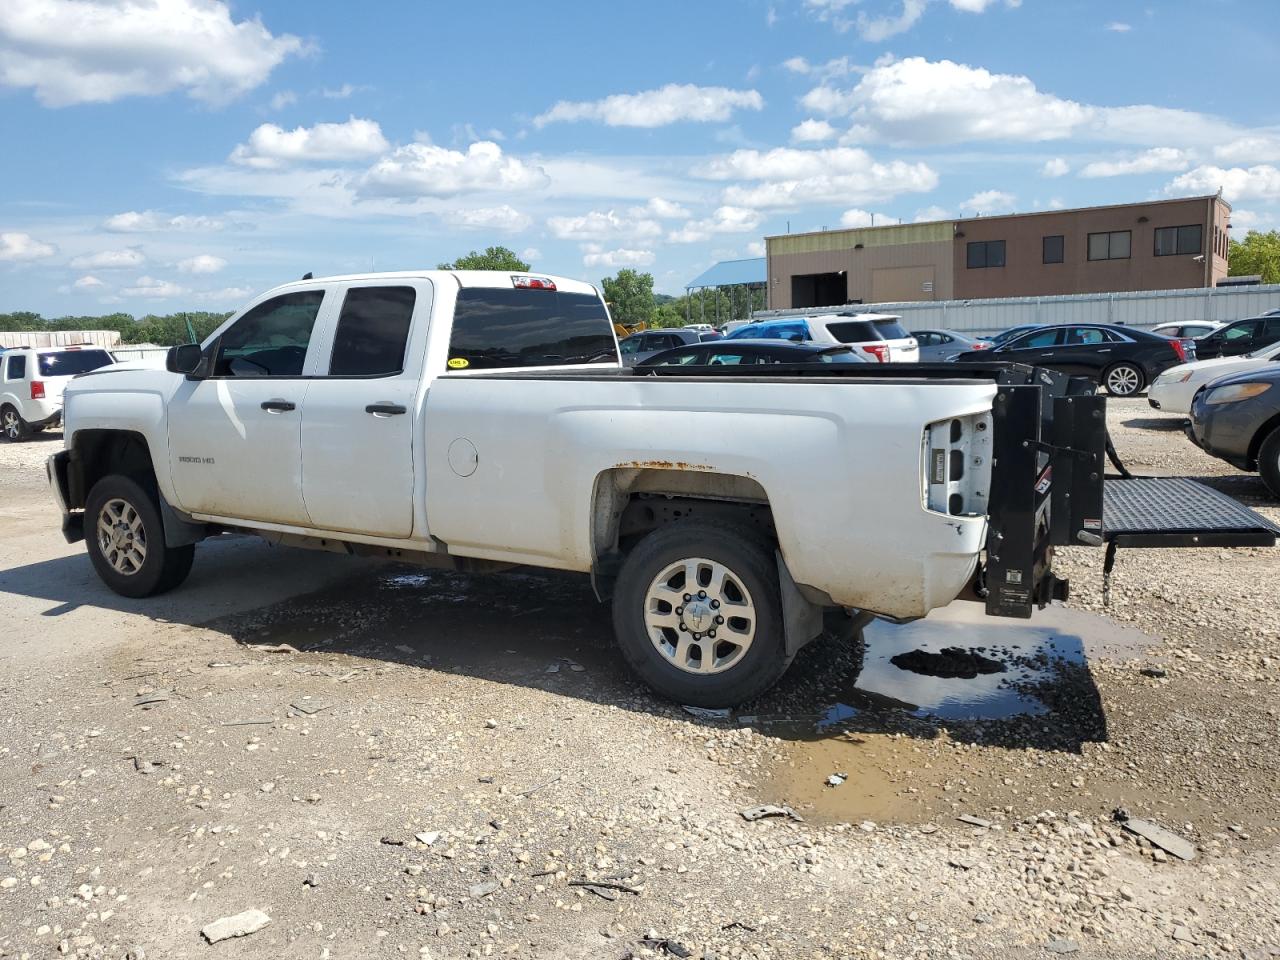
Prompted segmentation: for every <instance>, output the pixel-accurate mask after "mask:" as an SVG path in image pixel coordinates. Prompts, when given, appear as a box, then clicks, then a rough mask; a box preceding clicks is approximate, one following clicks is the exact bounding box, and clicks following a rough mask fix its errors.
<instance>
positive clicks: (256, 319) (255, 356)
mask: <svg viewBox="0 0 1280 960" xmlns="http://www.w3.org/2000/svg"><path fill="white" fill-rule="evenodd" d="M323 300H324V291H323V290H303V291H300V292H298V293H286V294H284V295H283V296H279V297H272V298H271V299H270V300H266V301H264V302H263V303H260V304H258V305H257V306H256V307H254V308H253V309H252V310H250V311H249V312H248V313H246V314H245V315H244V316H242V317H241V318H240V319H239V320H237V321H236V322H235V323H234V324H232V325H231V327H230V328H228V329H227V331H226V332H225V333H223V334H222V336H221V337H219V338H218V344H217V348H216V352H215V353H214V359H213V376H215V377H300V376H302V365H303V363H304V362H305V361H306V358H307V345H308V344H310V343H311V331H312V330H313V329H314V328H315V325H316V316H317V314H319V313H320V304H321V302H322V301H323Z"/></svg>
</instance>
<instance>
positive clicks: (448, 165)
mask: <svg viewBox="0 0 1280 960" xmlns="http://www.w3.org/2000/svg"><path fill="white" fill-rule="evenodd" d="M547 182H548V178H547V175H546V173H545V172H544V171H543V170H542V168H541V167H539V166H536V165H532V164H528V163H525V162H524V161H523V160H520V159H519V158H517V157H513V156H508V155H504V154H503V152H502V148H501V147H500V146H498V145H497V144H496V143H493V142H491V141H488V140H482V141H480V142H479V143H473V144H471V146H470V147H468V148H467V151H466V152H465V153H463V152H461V151H459V150H449V149H446V148H444V147H437V146H434V145H432V144H429V143H410V144H406V145H405V146H403V147H397V148H396V149H395V150H393V151H392V152H391V153H389V154H387V156H385V157H383V158H382V159H381V160H379V161H378V162H377V163H375V164H374V165H373V166H372V167H370V168H369V170H368V171H367V172H366V173H365V175H364V177H363V178H362V180H361V189H362V191H363V192H365V193H369V194H376V195H381V196H390V197H417V196H434V197H446V196H451V195H453V194H459V193H472V192H476V191H484V190H517V191H521V190H531V189H534V188H537V187H542V186H545V185H546V184H547Z"/></svg>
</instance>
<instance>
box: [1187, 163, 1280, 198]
mask: <svg viewBox="0 0 1280 960" xmlns="http://www.w3.org/2000/svg"><path fill="white" fill-rule="evenodd" d="M1219 188H1221V190H1222V195H1223V196H1224V197H1226V198H1227V201H1228V202H1230V203H1235V202H1236V201H1237V200H1280V169H1277V168H1276V167H1273V166H1271V165H1270V164H1259V165H1257V166H1254V167H1229V168H1225V169H1224V168H1223V167H1213V166H1199V167H1196V168H1195V169H1194V170H1188V171H1187V172H1186V173H1184V174H1182V176H1180V177H1175V178H1174V179H1173V180H1171V181H1170V182H1169V185H1168V186H1166V187H1165V193H1170V194H1209V193H1217V191H1218V189H1219Z"/></svg>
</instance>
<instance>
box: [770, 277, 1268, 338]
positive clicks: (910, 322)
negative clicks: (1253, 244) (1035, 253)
mask: <svg viewBox="0 0 1280 960" xmlns="http://www.w3.org/2000/svg"><path fill="white" fill-rule="evenodd" d="M1275 309H1280V284H1268V285H1265V286H1264V285H1259V286H1252V287H1204V288H1196V289H1192V290H1142V291H1136V292H1132V293H1085V294H1077V295H1073V296H1062V297H1011V298H1007V299H1000V300H940V301H938V300H935V301H923V302H910V303H867V304H857V305H856V306H848V307H819V308H810V309H808V310H769V311H757V312H756V313H755V314H753V315H752V316H753V318H754V319H758V320H763V319H768V318H769V317H772V316H778V315H787V314H790V315H803V314H805V313H809V314H812V313H816V312H822V313H828V312H833V311H837V310H839V311H845V310H853V311H856V312H859V313H864V312H866V313H894V314H897V315H899V316H900V317H902V322H903V324H904V325H905V326H906V327H907V328H908V329H910V330H928V329H937V328H940V329H944V330H956V331H959V332H961V333H996V332H998V331H1000V330H1007V329H1008V328H1009V327H1016V326H1018V325H1019V324H1022V323H1120V324H1124V325H1126V326H1130V327H1153V326H1155V325H1156V324H1158V323H1190V322H1192V321H1195V320H1216V321H1218V322H1220V323H1226V322H1228V321H1231V320H1239V319H1240V318H1241V317H1253V316H1257V315H1258V314H1260V313H1264V312H1265V311H1267V310H1275Z"/></svg>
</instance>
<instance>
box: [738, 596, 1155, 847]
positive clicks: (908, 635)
mask: <svg viewBox="0 0 1280 960" xmlns="http://www.w3.org/2000/svg"><path fill="white" fill-rule="evenodd" d="M865 638H866V644H865V649H864V650H863V656H862V663H861V668H860V669H854V670H851V671H849V674H848V676H847V677H845V678H844V681H843V683H842V685H841V687H840V689H839V690H838V692H837V693H836V696H835V697H834V699H833V701H832V702H828V703H825V704H822V705H821V706H820V707H819V708H817V709H815V710H814V711H813V712H811V713H806V712H793V713H789V714H774V715H769V714H755V715H752V714H750V713H747V714H745V715H739V716H738V717H737V718H736V719H737V721H738V722H739V723H741V724H743V725H750V726H753V727H755V728H756V729H758V730H760V731H761V732H762V733H766V734H769V735H771V736H776V737H781V738H784V739H785V740H787V741H790V743H788V744H787V746H786V747H785V750H784V755H785V758H786V759H784V760H783V761H781V762H780V764H779V765H778V767H777V768H775V770H774V771H773V774H772V775H771V776H770V777H768V778H767V779H766V781H765V782H764V783H762V784H761V789H762V799H765V800H768V801H769V802H785V803H789V804H790V805H791V806H793V807H794V808H796V809H797V810H799V811H801V812H803V813H804V814H805V815H806V816H812V817H815V818H817V819H819V820H829V821H847V822H854V823H856V822H859V821H861V820H867V819H869V820H876V821H889V822H919V821H921V820H925V819H929V818H930V817H933V816H935V815H937V814H938V813H939V811H945V809H947V808H949V807H950V806H951V805H953V804H954V803H955V801H953V800H951V799H950V798H948V797H946V794H947V793H949V792H950V791H951V790H952V789H956V787H955V784H956V782H957V781H960V782H962V783H965V784H968V783H969V782H970V781H971V780H974V779H980V778H982V777H983V776H984V773H983V771H982V770H981V769H980V765H974V766H973V767H971V766H970V765H969V764H968V763H967V762H966V761H965V760H964V758H963V751H959V750H956V749H951V748H949V747H946V746H943V748H942V749H939V746H940V742H941V741H942V740H943V739H944V738H949V739H951V740H961V741H969V742H978V743H984V744H994V745H998V746H1005V747H1008V748H1011V749H1018V748H1027V747H1034V748H1038V749H1061V750H1072V751H1074V750H1078V749H1079V748H1080V745H1081V744H1082V743H1083V742H1085V741H1090V740H1100V739H1105V736H1106V734H1105V730H1106V719H1105V716H1104V715H1103V713H1102V705H1101V698H1100V696H1099V695H1098V692H1097V689H1096V687H1094V685H1093V681H1092V677H1091V676H1090V674H1089V670H1088V662H1089V660H1090V659H1092V658H1098V657H1112V658H1125V657H1136V656H1140V655H1141V654H1142V652H1143V651H1144V649H1145V648H1147V647H1148V646H1150V645H1151V644H1152V643H1153V642H1154V641H1153V640H1152V638H1150V637H1148V636H1147V635H1145V634H1143V633H1142V632H1141V631H1138V630H1135V629H1133V628H1131V627H1127V626H1122V625H1120V624H1117V623H1114V622H1113V621H1111V620H1109V619H1107V618H1105V617H1100V616H1096V615H1093V614H1089V613H1085V612H1082V611H1079V610H1073V609H1070V608H1067V607H1063V606H1060V605H1054V606H1052V607H1049V608H1047V609H1045V610H1043V611H1039V612H1038V613H1037V614H1036V616H1035V617H1034V618H1033V619H1032V620H1029V621H1027V620H1003V619H996V618H990V617H987V616H985V614H984V613H983V609H982V606H981V604H978V603H972V602H966V601H957V602H956V603H953V604H951V605H950V606H949V607H946V608H944V609H942V610H938V611H935V612H934V613H933V614H930V616H929V617H927V618H925V619H923V620H918V621H915V622H913V623H909V624H901V625H895V624H890V623H883V622H876V623H874V624H872V625H871V626H869V627H868V628H867V629H866V631H865ZM833 775H834V776H835V777H836V778H837V780H840V781H842V782H839V783H838V784H836V785H832V784H831V782H829V778H831V777H832V776H833ZM949 784H950V785H951V786H950V787H949V786H948V785H949ZM1000 786H1002V787H1008V786H1014V787H1015V788H1014V789H1012V790H1009V789H1006V790H1002V791H997V792H998V793H1003V794H1006V795H1009V794H1013V793H1016V785H1010V784H1004V783H1001V784H1000ZM959 789H960V791H961V792H963V790H964V788H963V787H961V788H959Z"/></svg>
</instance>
